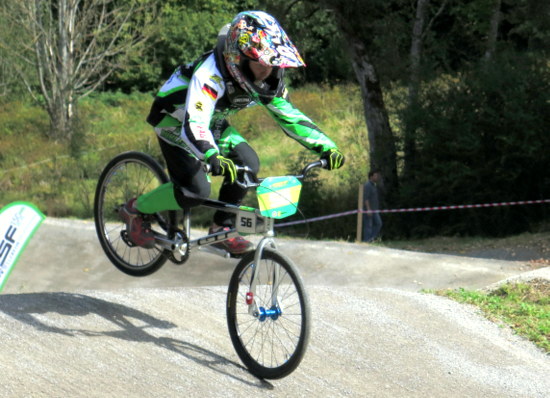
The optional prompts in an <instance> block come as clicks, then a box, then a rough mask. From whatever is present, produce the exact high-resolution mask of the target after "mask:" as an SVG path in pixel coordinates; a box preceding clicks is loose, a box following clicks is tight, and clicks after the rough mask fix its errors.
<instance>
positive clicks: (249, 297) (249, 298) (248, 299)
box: [246, 292, 254, 305]
mask: <svg viewBox="0 0 550 398" xmlns="http://www.w3.org/2000/svg"><path fill="white" fill-rule="evenodd" d="M253 302H254V293H252V292H248V293H246V304H247V305H251V304H252V303H253Z"/></svg>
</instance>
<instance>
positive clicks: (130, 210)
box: [118, 198, 155, 249]
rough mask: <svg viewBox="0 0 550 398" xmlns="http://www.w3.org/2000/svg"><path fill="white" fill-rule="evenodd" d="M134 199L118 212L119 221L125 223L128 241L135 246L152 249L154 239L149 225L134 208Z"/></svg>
mask: <svg viewBox="0 0 550 398" xmlns="http://www.w3.org/2000/svg"><path fill="white" fill-rule="evenodd" d="M135 201H136V199H135V198H133V199H130V200H129V201H128V203H126V204H125V205H124V206H122V207H121V208H120V210H119V212H118V214H119V216H120V219H121V220H122V221H124V222H125V223H126V233H127V234H128V239H129V240H130V241H131V242H132V243H133V244H135V245H137V246H140V247H144V248H146V249H152V248H153V247H155V237H154V235H153V231H152V230H151V225H150V224H149V223H148V222H146V221H144V220H143V217H142V214H141V213H140V212H139V211H138V210H137V209H136V208H135V207H134V203H135Z"/></svg>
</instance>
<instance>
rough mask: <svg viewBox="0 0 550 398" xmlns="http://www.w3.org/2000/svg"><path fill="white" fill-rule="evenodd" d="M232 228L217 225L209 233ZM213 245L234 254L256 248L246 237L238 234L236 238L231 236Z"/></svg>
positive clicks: (238, 254)
mask: <svg viewBox="0 0 550 398" xmlns="http://www.w3.org/2000/svg"><path fill="white" fill-rule="evenodd" d="M230 230H231V228H229V227H215V226H211V227H210V229H209V230H208V233H209V234H213V233H216V232H221V231H230ZM212 246H214V247H217V248H219V249H223V250H225V251H227V252H228V253H229V254H232V255H234V256H240V255H242V254H244V253H246V252H249V251H251V250H254V244H253V243H252V242H250V241H248V240H246V239H244V238H243V237H242V236H236V237H235V238H230V239H227V240H224V241H223V242H219V243H214V244H212Z"/></svg>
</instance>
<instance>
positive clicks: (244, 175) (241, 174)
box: [235, 159, 327, 188]
mask: <svg viewBox="0 0 550 398" xmlns="http://www.w3.org/2000/svg"><path fill="white" fill-rule="evenodd" d="M326 166H327V161H326V160H325V159H320V160H317V161H315V162H311V163H308V164H307V165H306V166H305V167H304V168H303V169H302V172H301V173H300V174H298V175H292V174H291V175H289V176H290V177H296V178H297V179H299V180H301V179H303V178H305V177H306V175H307V174H308V173H309V172H310V171H311V170H313V169H316V168H318V167H321V168H325V167H326ZM235 167H236V169H237V179H236V180H235V184H237V185H238V186H240V187H241V188H255V187H257V186H259V185H260V183H261V182H262V181H263V180H264V178H257V177H256V176H255V175H254V173H253V172H252V169H250V168H249V167H248V166H239V165H235Z"/></svg>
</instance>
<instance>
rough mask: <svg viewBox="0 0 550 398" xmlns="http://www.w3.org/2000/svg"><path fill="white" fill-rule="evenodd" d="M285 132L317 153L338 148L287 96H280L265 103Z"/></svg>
mask: <svg viewBox="0 0 550 398" xmlns="http://www.w3.org/2000/svg"><path fill="white" fill-rule="evenodd" d="M265 107H266V108H267V110H268V112H269V114H270V115H271V116H272V117H273V119H275V121H276V122H277V123H278V124H279V126H280V127H281V128H282V129H283V131H284V132H285V134H287V135H288V136H289V137H291V138H293V139H295V140H296V141H298V142H299V143H301V144H302V145H303V146H305V147H306V148H308V149H310V150H312V151H315V152H317V153H323V152H325V151H328V150H331V149H337V146H336V144H335V143H334V141H332V140H331V139H330V138H329V137H327V136H326V135H325V134H324V133H323V132H322V131H321V129H320V128H319V127H317V126H316V125H315V123H313V121H312V120H311V119H309V118H308V117H307V116H306V115H304V114H303V113H302V112H300V110H298V109H297V108H295V107H294V106H293V105H292V104H291V103H290V102H289V101H288V99H286V98H285V96H280V97H279V96H278V97H275V98H273V100H272V101H271V102H270V103H269V104H267V105H265Z"/></svg>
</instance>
